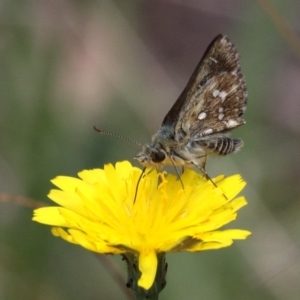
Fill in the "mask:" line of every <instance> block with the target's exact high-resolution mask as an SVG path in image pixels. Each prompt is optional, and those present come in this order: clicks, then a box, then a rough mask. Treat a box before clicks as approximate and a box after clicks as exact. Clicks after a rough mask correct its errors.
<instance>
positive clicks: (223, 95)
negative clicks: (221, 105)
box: [219, 91, 227, 102]
mask: <svg viewBox="0 0 300 300" xmlns="http://www.w3.org/2000/svg"><path fill="white" fill-rule="evenodd" d="M219 96H220V97H221V98H222V102H224V101H225V99H226V96H227V93H226V92H225V91H222V92H220V94H219Z"/></svg>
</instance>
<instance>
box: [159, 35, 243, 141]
mask: <svg viewBox="0 0 300 300" xmlns="http://www.w3.org/2000/svg"><path fill="white" fill-rule="evenodd" d="M246 105H247V92H246V86H245V80H244V77H243V75H242V73H241V68H240V65H239V54H238V53H237V51H236V49H235V47H234V45H233V44H232V43H231V42H230V41H229V39H228V37H226V36H223V35H218V36H217V37H216V38H215V39H214V40H213V41H212V43H211V44H210V45H209V47H208V48H207V50H206V52H205V54H204V55H203V57H202V59H201V61H200V63H199V64H198V66H197V67H196V69H195V71H194V72H193V74H192V76H191V78H190V80H189V82H188V84H187V86H186V87H185V89H184V90H183V92H182V93H181V95H180V97H179V98H178V100H177V101H176V102H175V104H174V105H173V107H172V108H171V110H170V111H169V112H168V114H167V115H166V117H165V119H164V121H163V123H162V125H163V126H172V127H174V134H175V139H176V140H177V141H180V140H182V139H184V138H188V139H190V138H191V137H193V138H197V137H202V136H206V135H210V134H213V133H218V132H225V131H228V130H230V129H232V128H235V127H237V126H239V125H242V124H244V123H245V122H244V120H243V119H242V118H241V116H242V115H243V114H244V112H245V109H246Z"/></svg>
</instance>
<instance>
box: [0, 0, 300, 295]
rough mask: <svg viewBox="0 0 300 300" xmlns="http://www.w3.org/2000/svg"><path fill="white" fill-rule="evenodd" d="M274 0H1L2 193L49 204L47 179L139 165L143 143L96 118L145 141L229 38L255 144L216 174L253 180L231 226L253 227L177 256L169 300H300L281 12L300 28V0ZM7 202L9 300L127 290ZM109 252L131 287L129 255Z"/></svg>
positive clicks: (298, 101) (297, 92) (296, 74)
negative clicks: (216, 45) (222, 244)
mask: <svg viewBox="0 0 300 300" xmlns="http://www.w3.org/2000/svg"><path fill="white" fill-rule="evenodd" d="M266 3H267V4H268V3H270V2H269V1H257V2H256V1H238V0H235V1H233V0H229V1H223V0H205V1H196V0H186V1H185V0H169V1H166V0H151V1H101V0H98V1H93V0H89V1H50V0H48V1H47V0H44V1H12V0H11V1H1V4H0V35H1V39H0V103H1V104H0V105H1V110H0V115H1V117H0V126H1V130H0V143H1V147H0V176H1V180H0V187H1V192H2V193H9V194H13V195H23V196H27V197H31V198H34V199H37V200H40V201H44V202H46V203H48V204H50V201H49V200H47V197H46V195H47V193H48V191H49V190H50V189H51V188H52V186H51V184H50V179H51V178H53V177H55V176H57V175H70V176H76V174H77V172H78V171H80V170H82V169H89V168H97V167H103V164H105V163H107V162H115V161H120V160H124V159H126V160H127V159H129V160H131V161H132V162H133V159H132V158H133V156H134V154H135V153H136V152H137V151H138V150H139V148H138V147H137V146H136V145H134V144H131V143H128V142H125V141H122V140H119V139H117V138H112V137H109V136H101V135H98V134H97V133H95V132H94V131H93V129H92V128H93V126H94V125H96V126H98V127H99V128H102V129H105V130H108V131H110V132H114V133H117V134H119V135H122V136H125V137H128V138H131V139H133V140H135V141H138V142H141V143H144V142H147V141H149V139H150V136H151V134H153V133H154V132H155V130H157V129H158V128H159V126H160V124H161V121H162V119H163V117H164V115H165V114H166V113H167V111H168V109H169V108H170V107H171V105H172V104H173V103H174V101H175V100H176V99H177V97H178V95H179V94H180V92H181V91H182V89H183V88H184V86H185V84H186V82H187V80H188V78H189V76H190V75H191V73H192V71H193V70H194V68H195V66H196V64H197V63H198V61H199V60H200V57H201V56H202V54H203V52H204V50H205V49H206V47H207V46H208V44H209V43H210V41H211V40H212V39H213V38H214V37H215V36H216V35H217V34H218V33H223V34H227V35H229V37H230V39H231V40H232V41H233V42H234V43H235V45H236V47H237V49H238V51H239V53H240V54H241V64H242V70H243V73H244V75H245V77H246V81H247V86H248V90H249V102H248V110H247V113H246V116H245V119H246V120H247V124H246V126H242V127H241V128H239V129H237V130H235V131H234V133H233V136H235V137H241V138H243V140H244V142H245V147H244V148H243V150H242V151H241V152H239V153H238V154H236V155H230V156H228V157H226V158H213V159H209V161H208V164H207V170H208V172H209V174H210V175H212V176H214V175H217V174H226V175H230V174H235V173H240V174H242V176H243V177H244V178H245V180H246V181H247V182H248V185H247V188H246V190H245V191H244V194H245V195H246V196H247V199H248V201H249V205H248V206H247V207H246V208H244V209H242V211H241V213H240V216H239V219H238V220H237V221H236V222H235V223H233V224H231V225H230V226H229V227H231V228H243V229H248V230H251V231H252V232H253V236H252V237H251V238H249V239H248V240H246V241H240V242H239V241H238V242H236V243H235V244H234V245H233V246H232V247H230V248H226V249H223V250H219V251H208V252H202V253H196V254H189V253H180V254H172V255H169V256H168V257H167V258H168V262H169V271H168V284H167V287H166V288H165V290H164V291H163V292H162V294H161V297H160V299H162V300H164V299H172V300H179V299H189V300H196V299H210V300H227V299H231V300H232V299H242V300H250V299H251V300H252V299H264V300H275V299H276V300H277V299H284V300H289V299H300V284H299V283H300V261H299V257H300V255H299V254H300V245H299V244H300V201H299V200H300V199H299V198H300V193H299V192H300V188H299V186H300V182H299V175H300V155H299V152H300V59H299V57H300V52H297V50H295V49H294V50H293V49H292V47H291V46H290V44H289V43H288V42H287V39H286V37H287V34H285V36H283V35H282V34H281V33H280V32H282V31H284V29H285V27H284V23H281V25H280V26H279V27H278V26H277V25H276V20H277V21H278V19H276V12H274V11H273V8H274V7H275V8H276V9H277V10H278V11H279V12H280V14H281V17H282V18H283V19H284V20H285V22H287V26H288V29H289V30H290V32H294V33H299V30H300V2H299V1H291V0H288V1H273V2H272V3H273V5H274V7H272V6H270V7H269V13H270V14H268V13H266V10H265V8H264V6H263V5H264V4H266ZM279 22H280V20H279ZM297 38H298V39H300V37H299V35H298V37H297ZM291 39H292V40H293V37H291ZM293 41H294V42H295V43H296V42H297V40H295V39H294V40H293ZM298 42H299V40H298ZM134 164H135V165H137V162H134ZM2 199H5V196H3V195H2ZM0 205H1V207H0V299H3V300H15V299H16V300H20V299H22V300H23V299H24V300H35V299H39V300H53V299H55V300H81V299H89V300H96V299H98V300H99V299H112V300H114V299H128V298H127V296H125V295H124V293H123V291H122V290H121V288H120V286H119V285H118V284H117V283H116V282H115V280H114V279H113V278H112V277H111V276H110V274H109V273H107V271H106V269H105V267H104V266H103V264H101V262H100V261H99V259H98V258H97V257H96V256H95V255H94V254H92V253H89V252H88V251H86V250H84V249H81V248H80V247H78V246H74V245H71V244H68V243H65V242H64V241H62V240H60V239H57V238H54V237H53V236H52V235H51V233H50V230H49V229H50V228H49V227H47V226H42V225H39V224H37V223H34V222H32V221H31V216H32V209H30V208H24V207H20V206H18V205H13V204H10V203H1V204H0ZM108 259H110V260H111V259H112V261H113V263H115V264H116V265H117V268H118V269H119V272H120V273H121V276H122V277H124V282H125V277H126V268H125V265H123V263H122V262H121V259H120V257H114V258H111V257H108Z"/></svg>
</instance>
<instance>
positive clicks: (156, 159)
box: [152, 151, 166, 163]
mask: <svg viewBox="0 0 300 300" xmlns="http://www.w3.org/2000/svg"><path fill="white" fill-rule="evenodd" d="M165 158H166V155H165V153H163V152H162V151H157V152H155V153H153V155H152V160H153V162H155V163H159V162H162V161H163V160H164V159H165Z"/></svg>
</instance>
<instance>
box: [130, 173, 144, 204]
mask: <svg viewBox="0 0 300 300" xmlns="http://www.w3.org/2000/svg"><path fill="white" fill-rule="evenodd" d="M145 171H146V167H145V168H144V169H143V171H142V173H141V175H140V177H139V179H138V181H137V184H136V188H135V194H134V199H133V204H134V203H135V200H136V197H137V193H138V189H139V185H140V181H141V179H142V177H143V175H144V173H145Z"/></svg>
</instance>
